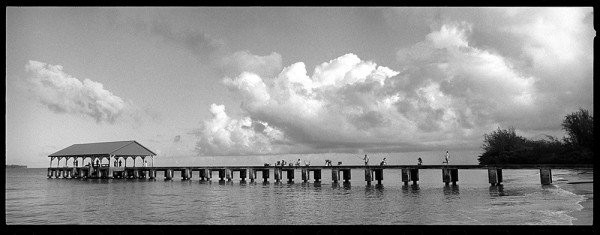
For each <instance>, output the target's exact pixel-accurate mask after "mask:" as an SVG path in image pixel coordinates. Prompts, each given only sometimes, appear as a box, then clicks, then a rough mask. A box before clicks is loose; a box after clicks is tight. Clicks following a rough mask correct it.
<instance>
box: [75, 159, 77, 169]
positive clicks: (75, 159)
mask: <svg viewBox="0 0 600 235" xmlns="http://www.w3.org/2000/svg"><path fill="white" fill-rule="evenodd" d="M75 167H77V159H75Z"/></svg>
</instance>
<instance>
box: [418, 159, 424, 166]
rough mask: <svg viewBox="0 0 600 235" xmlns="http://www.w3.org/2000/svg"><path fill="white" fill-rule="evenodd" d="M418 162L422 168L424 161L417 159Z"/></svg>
mask: <svg viewBox="0 0 600 235" xmlns="http://www.w3.org/2000/svg"><path fill="white" fill-rule="evenodd" d="M417 162H418V164H419V166H420V165H421V164H423V160H421V158H419V159H417Z"/></svg>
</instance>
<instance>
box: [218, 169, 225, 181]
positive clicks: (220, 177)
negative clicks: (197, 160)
mask: <svg viewBox="0 0 600 235" xmlns="http://www.w3.org/2000/svg"><path fill="white" fill-rule="evenodd" d="M218 171H219V180H223V179H225V169H219V170H218Z"/></svg>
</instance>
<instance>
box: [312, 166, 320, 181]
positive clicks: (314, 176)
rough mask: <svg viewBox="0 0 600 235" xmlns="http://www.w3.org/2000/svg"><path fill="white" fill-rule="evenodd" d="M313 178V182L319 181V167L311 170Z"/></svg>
mask: <svg viewBox="0 0 600 235" xmlns="http://www.w3.org/2000/svg"><path fill="white" fill-rule="evenodd" d="M313 178H315V182H321V169H315V170H314V171H313Z"/></svg>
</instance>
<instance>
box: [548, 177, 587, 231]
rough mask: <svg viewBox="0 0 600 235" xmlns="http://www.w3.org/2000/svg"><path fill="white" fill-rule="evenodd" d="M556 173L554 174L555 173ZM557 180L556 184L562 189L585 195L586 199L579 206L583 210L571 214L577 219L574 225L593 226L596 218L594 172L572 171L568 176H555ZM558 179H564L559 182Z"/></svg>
mask: <svg viewBox="0 0 600 235" xmlns="http://www.w3.org/2000/svg"><path fill="white" fill-rule="evenodd" d="M553 173H554V172H553ZM552 178H557V180H556V181H554V182H553V183H555V184H556V185H558V186H559V187H560V188H562V189H564V190H567V191H569V192H572V193H574V194H577V195H583V196H584V197H585V199H584V200H583V201H581V202H580V203H579V204H580V205H581V206H583V209H581V210H578V211H574V212H571V213H569V215H570V216H572V217H575V218H576V219H575V220H573V225H593V218H594V183H593V181H594V172H593V170H572V171H569V173H568V174H558V175H553V176H552ZM558 178H562V179H561V180H558Z"/></svg>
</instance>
